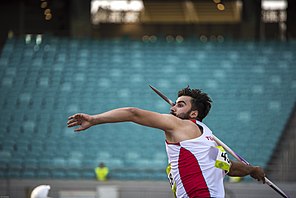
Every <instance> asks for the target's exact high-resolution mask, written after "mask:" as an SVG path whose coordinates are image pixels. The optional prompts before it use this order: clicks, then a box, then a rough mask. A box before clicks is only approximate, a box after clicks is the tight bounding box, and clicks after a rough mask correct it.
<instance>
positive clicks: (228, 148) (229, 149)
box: [149, 85, 289, 198]
mask: <svg viewBox="0 0 296 198" xmlns="http://www.w3.org/2000/svg"><path fill="white" fill-rule="evenodd" d="M149 86H150V88H151V89H152V90H153V91H154V92H155V93H157V94H158V95H159V96H160V97H161V98H162V99H164V100H165V101H166V102H167V103H169V104H170V105H171V106H174V105H175V103H174V102H173V101H172V100H170V99H169V98H168V97H166V96H165V95H164V94H163V93H161V92H160V91H159V90H158V89H156V88H155V87H153V86H151V85H149ZM213 139H214V141H215V142H216V143H217V144H218V145H220V146H222V147H223V148H224V149H225V150H226V151H227V152H228V153H230V154H231V155H232V156H233V157H234V158H235V159H237V160H238V161H240V162H242V163H244V164H247V165H251V164H250V163H249V162H248V161H247V160H245V159H244V158H242V157H241V156H240V155H238V154H237V153H236V152H234V151H233V150H232V149H231V148H230V147H228V146H227V145H226V144H224V143H223V142H222V141H221V140H220V139H218V138H217V137H216V136H214V135H213ZM264 178H265V183H266V184H267V185H269V186H270V187H271V188H272V189H273V190H275V191H276V192H277V193H279V194H280V195H281V196H282V197H285V198H289V196H288V195H287V194H286V193H285V192H284V191H282V190H281V189H280V188H279V187H278V186H277V185H275V184H274V183H272V182H271V181H270V180H269V179H268V178H267V177H264Z"/></svg>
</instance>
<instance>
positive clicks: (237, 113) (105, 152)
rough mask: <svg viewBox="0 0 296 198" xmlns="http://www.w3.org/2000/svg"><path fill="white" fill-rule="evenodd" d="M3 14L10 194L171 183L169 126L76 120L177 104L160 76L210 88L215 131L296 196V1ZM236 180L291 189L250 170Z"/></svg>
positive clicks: (244, 186)
mask: <svg viewBox="0 0 296 198" xmlns="http://www.w3.org/2000/svg"><path fill="white" fill-rule="evenodd" d="M0 16H1V17H0V22H1V26H0V50H1V57H0V76H1V78H0V91H1V92H0V93H1V95H0V107H1V114H0V123H1V128H0V184H1V185H0V197H29V195H30V193H31V191H32V189H33V188H34V187H36V186H38V185H40V184H49V185H50V186H51V190H50V192H49V196H51V197H60V198H65V197H72V198H73V197H90V198H91V197H100V198H102V197H108V198H113V197H114V198H125V197H129V198H136V197H145V198H146V197H147V198H150V197H159V198H162V197H173V195H172V193H171V192H170V187H169V183H168V181H167V176H166V174H165V169H166V166H167V157H166V153H165V144H164V140H165V139H164V134H163V132H161V131H159V130H155V129H150V128H145V127H141V126H138V125H136V124H131V123H120V124H112V125H102V126H96V127H93V128H91V129H89V130H88V131H85V132H82V133H74V132H73V130H72V129H68V128H67V127H66V122H67V118H68V116H70V115H72V114H74V113H77V112H85V113H89V114H96V113H100V112H103V111H107V110H111V109H113V108H117V107H124V106H135V107H139V108H143V109H147V110H152V111H157V112H160V113H167V112H169V106H168V105H167V104H166V103H165V102H164V101H163V100H162V99H161V98H159V97H158V96H157V95H156V94H155V93H154V92H153V91H152V90H151V89H150V88H149V86H148V85H149V84H151V85H153V86H155V87H157V88H158V89H160V90H161V91H162V92H163V93H165V94H166V95H167V96H168V97H169V98H171V99H172V100H175V99H176V97H177V92H178V91H179V90H180V89H182V88H184V87H186V86H187V85H190V86H191V87H192V88H200V89H202V90H203V91H205V92H206V93H208V94H209V95H210V97H211V98H212V100H213V107H212V110H211V112H210V113H209V115H208V117H207V118H206V119H205V120H204V122H205V123H206V124H207V125H208V126H209V127H210V128H211V129H212V131H213V132H214V134H215V135H216V136H217V137H219V138H220V139H221V140H222V141H223V142H224V143H226V144H227V145H228V146H230V147H231V148H232V149H233V150H235V151H236V152H237V153H239V154H240V155H241V156H243V157H244V158H245V159H247V161H249V162H250V163H251V164H254V165H259V166H262V167H263V168H264V169H265V170H266V173H267V176H268V177H269V178H270V179H271V180H272V181H274V182H275V183H276V184H278V186H279V187H281V188H282V189H284V190H285V191H286V192H287V193H288V194H290V195H291V196H296V188H295V187H296V171H295V170H296V160H295V156H296V141H295V138H296V135H295V127H296V111H295V110H296V108H295V99H296V65H295V64H296V2H295V1H292V0H273V1H272V0H253V1H247V0H227V1H226V0H179V1H177V0H167V1H165V0H158V1H156V0H155V1H152V0H91V1H90V0H84V1H82V0H73V1H69V0H59V1H54V0H24V1H21V0H10V1H1V2H0ZM100 163H104V164H105V166H106V167H107V169H108V171H106V169H105V170H104V171H102V172H101V173H100V174H103V176H104V174H106V172H107V173H108V175H107V178H105V179H106V181H101V180H100V179H99V177H97V176H98V175H96V174H97V173H98V172H97V171H95V168H96V167H98V166H99V164H100ZM101 176H102V175H101ZM105 179H103V180H105ZM225 188H226V197H230V198H234V197H269V198H270V197H279V196H278V194H277V193H275V192H274V191H273V190H272V189H271V188H269V187H268V186H267V185H260V184H258V183H257V182H255V181H253V180H252V179H251V178H250V177H246V178H243V179H237V178H228V177H227V178H225Z"/></svg>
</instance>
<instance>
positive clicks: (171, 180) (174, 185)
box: [166, 164, 177, 197]
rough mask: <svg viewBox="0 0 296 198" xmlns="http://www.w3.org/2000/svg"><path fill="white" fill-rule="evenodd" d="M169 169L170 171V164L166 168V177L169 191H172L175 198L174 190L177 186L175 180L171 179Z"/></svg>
mask: <svg viewBox="0 0 296 198" xmlns="http://www.w3.org/2000/svg"><path fill="white" fill-rule="evenodd" d="M171 169H172V168H171V164H169V165H168V166H167V168H166V173H167V176H168V180H169V182H170V185H171V189H172V191H173V193H174V196H175V197H176V189H177V186H176V182H175V180H174V178H173V175H172V173H171Z"/></svg>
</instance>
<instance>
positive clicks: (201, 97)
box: [178, 85, 212, 121]
mask: <svg viewBox="0 0 296 198" xmlns="http://www.w3.org/2000/svg"><path fill="white" fill-rule="evenodd" d="M181 96H190V97H191V98H192V99H191V105H192V108H191V111H195V110H197V111H198V116H197V117H196V119H197V120H199V121H202V119H204V118H205V117H206V116H207V115H208V113H209V111H210V109H211V107H212V104H211V102H212V100H211V98H210V97H209V96H208V94H206V93H204V92H202V91H201V90H200V89H190V87H189V85H188V86H187V87H186V88H184V89H181V90H180V91H179V92H178V97H181Z"/></svg>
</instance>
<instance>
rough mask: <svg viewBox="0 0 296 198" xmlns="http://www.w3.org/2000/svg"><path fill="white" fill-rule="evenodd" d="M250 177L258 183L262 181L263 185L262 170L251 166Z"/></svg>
mask: <svg viewBox="0 0 296 198" xmlns="http://www.w3.org/2000/svg"><path fill="white" fill-rule="evenodd" d="M250 176H251V177H253V178H254V179H257V180H258V181H262V182H263V184H265V173H264V170H263V169H262V168H261V167H259V166H253V167H252V171H251V173H250Z"/></svg>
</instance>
